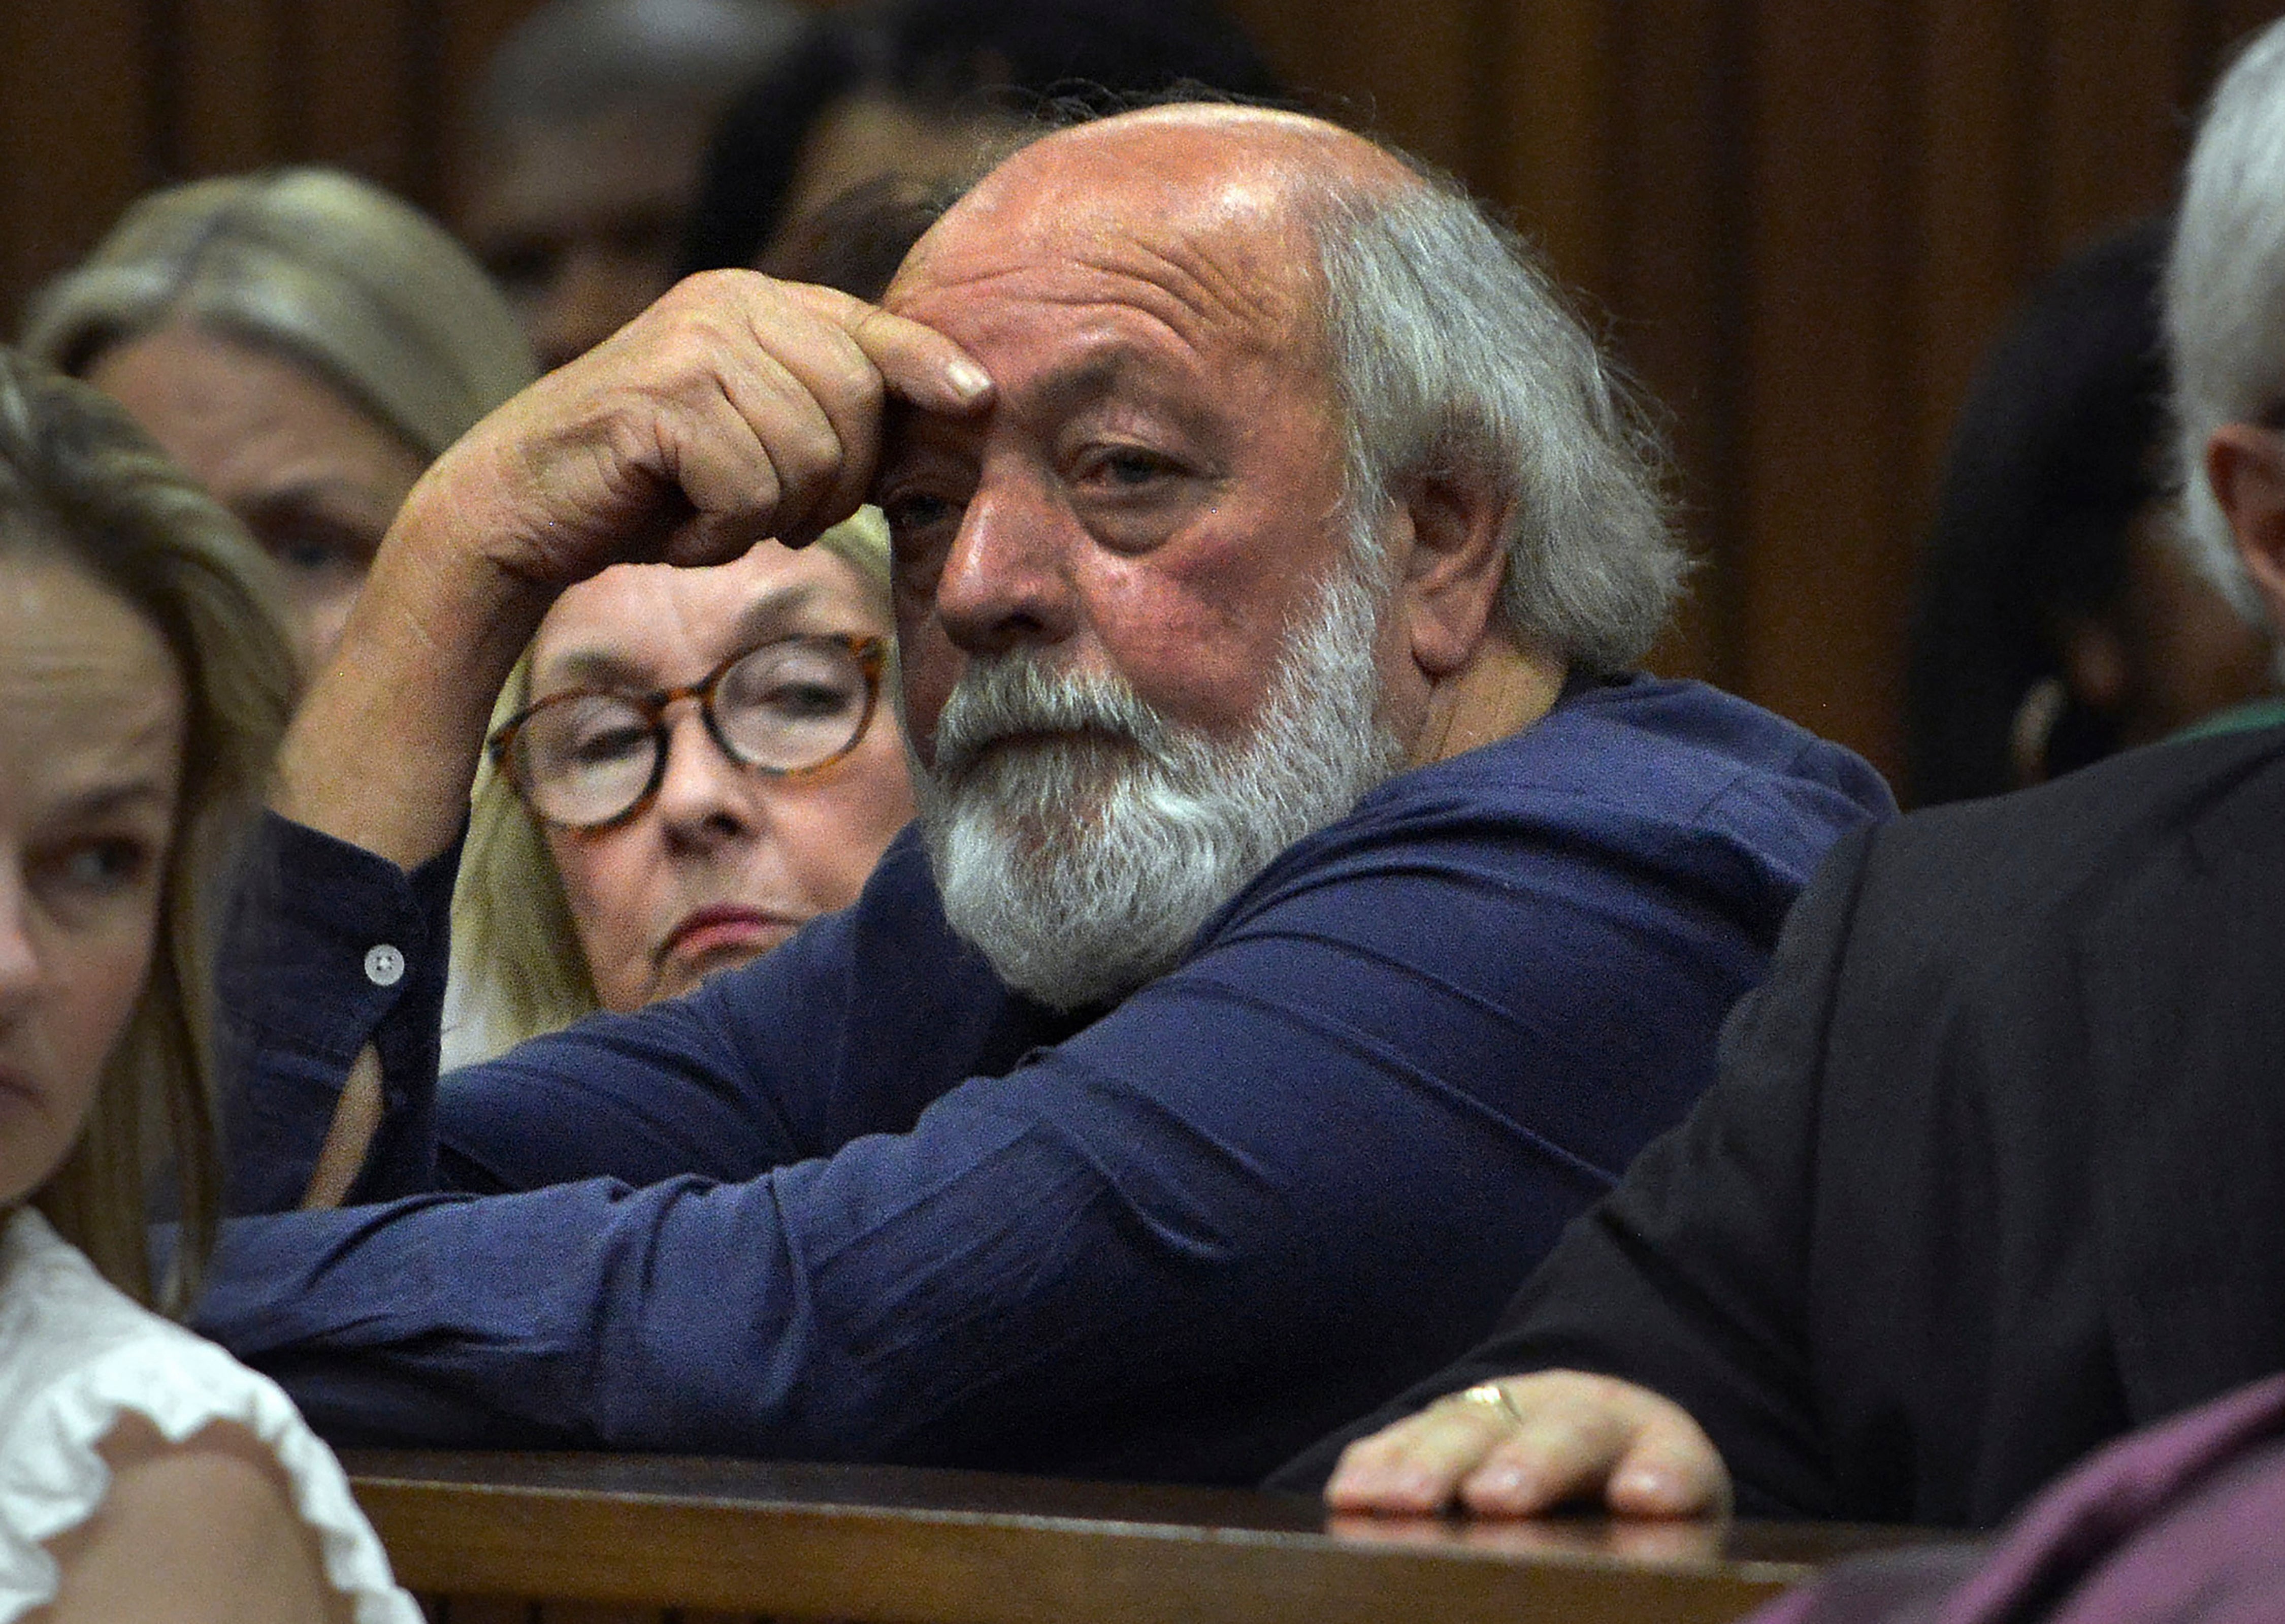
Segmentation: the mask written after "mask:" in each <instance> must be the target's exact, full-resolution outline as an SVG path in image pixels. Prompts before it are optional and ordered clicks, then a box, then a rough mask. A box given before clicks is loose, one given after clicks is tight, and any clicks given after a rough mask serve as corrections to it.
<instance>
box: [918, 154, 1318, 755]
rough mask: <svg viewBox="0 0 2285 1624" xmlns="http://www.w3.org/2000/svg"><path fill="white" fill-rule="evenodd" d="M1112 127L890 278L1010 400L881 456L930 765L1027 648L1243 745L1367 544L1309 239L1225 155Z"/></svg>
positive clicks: (1021, 171)
mask: <svg viewBox="0 0 2285 1624" xmlns="http://www.w3.org/2000/svg"><path fill="white" fill-rule="evenodd" d="M1091 133H1093V132H1077V134H1076V136H1074V135H1069V134H1067V135H1065V136H1063V137H1056V138H1055V139H1054V140H1052V141H1049V142H1048V143H1044V144H1042V145H1040V146H1038V147H1034V148H1033V149H1031V150H1030V151H1028V152H1026V153H1022V154H1019V155H1018V157H1017V159H1016V160H1015V161H1014V162H1012V163H1011V164H1009V166H1007V167H1006V168H1005V169H1002V171H1001V173H1000V174H999V175H998V176H996V177H994V178H993V181H992V182H990V183H987V184H986V186H985V188H983V189H981V190H980V191H979V193H978V196H976V197H975V198H972V199H971V200H970V201H969V202H968V203H966V204H964V205H962V208H960V209H958V210H955V211H954V214H953V215H952V216H947V218H946V221H945V222H944V223H943V224H940V225H939V226H938V229H937V230H936V231H934V232H933V233H931V235H930V238H929V239H927V241H926V242H924V243H923V246H922V247H921V248H920V249H918V250H917V251H916V252H915V256H914V258H913V259H912V260H911V261H910V262H908V263H907V270H906V271H905V273H904V275H903V276H902V277H900V278H899V281H898V284H897V286H895V287H894V288H893V289H892V290H891V294H890V297H889V304H890V307H891V309H893V310H897V311H898V312H899V313H900V314H903V315H907V316H909V317H912V318H915V319H917V320H920V321H923V322H925V323H927V324H928V325H930V326H933V327H936V328H938V329H939V330H940V331H942V332H944V333H947V334H949V335H950V336H951V337H953V338H954V339H955V340H957V341H959V342H960V343H961V344H962V346H964V347H965V348H966V349H968V351H969V352H970V354H971V355H973V356H974V357H977V359H978V360H979V361H980V362H982V363H983V365H985V368H986V369H987V370H988V371H989V372H990V373H992V376H993V380H994V381H995V383H996V385H997V388H998V395H997V400H996V404H995V405H994V406H993V409H992V410H991V411H990V412H989V413H988V414H986V415H985V416H984V417H983V418H981V419H978V420H948V419H929V418H923V417H919V416H914V417H911V418H907V419H906V420H904V421H903V422H902V424H901V425H900V427H899V428H898V429H897V430H896V431H895V432H893V433H892V434H891V438H890V443H889V444H888V446H887V447H886V450H885V454H884V457H883V467H882V472H881V478H880V482H879V487H878V490H879V496H880V498H881V501H882V505H883V507H884V508H885V509H886V510H887V512H888V513H889V515H890V520H891V526H892V528H893V529H894V530H895V532H896V538H897V577H898V616H899V636H900V637H901V639H903V642H902V647H903V651H904V660H905V694H906V700H907V720H908V722H909V724H910V726H911V727H912V730H913V734H914V735H915V744H916V747H917V748H918V749H919V750H920V752H921V754H922V756H923V759H929V758H930V751H931V745H932V741H933V738H934V735H935V732H936V724H937V718H938V715H939V713H940V712H941V711H942V710H943V707H944V704H945V702H946V697H947V696H948V695H949V694H950V693H951V691H952V688H953V686H954V683H955V682H956V681H957V679H959V677H960V674H961V672H962V669H963V668H964V666H965V665H966V664H967V663H968V662H969V661H970V660H971V659H977V658H987V657H990V656H993V655H1004V654H1010V653H1017V654H1022V655H1028V656H1030V657H1031V658H1032V659H1033V660H1034V661H1035V662H1037V663H1040V664H1041V665H1044V666H1046V667H1048V668H1050V669H1052V670H1054V671H1056V672H1058V673H1060V674H1064V675H1076V676H1093V675H1099V674H1103V673H1112V674H1115V675H1117V676H1119V677H1120V678H1123V679H1125V681H1126V682H1127V685H1128V686H1131V687H1132V689H1133V690H1134V691H1135V694H1136V695H1137V696H1138V697H1139V698H1141V699H1142V701H1144V702H1146V703H1148V704H1150V706H1152V707H1153V708H1155V709H1156V710H1158V711H1159V712H1160V713H1161V714H1162V715H1163V716H1165V717H1166V719H1167V720H1169V721H1170V722H1172V723H1174V724H1176V725H1178V726H1182V727H1184V728H1186V729H1194V730H1198V731H1200V732H1202V733H1204V734H1206V735H1207V736H1210V737H1213V738H1217V739H1221V740H1229V739H1232V738H1236V737H1237V736H1239V735H1241V734H1243V733H1244V732H1245V729H1246V727H1247V726H1248V724H1249V723H1250V722H1251V721H1252V719H1253V718H1254V716H1255V714H1256V712H1257V710H1259V708H1260V704H1261V702H1262V701H1263V698H1264V695H1265V694H1266V692H1267V691H1268V686H1269V683H1270V679H1271V676H1272V674H1273V673H1274V671H1276V667H1277V664H1278V661H1279V658H1280V655H1281V652H1282V650H1283V648H1284V639H1286V637H1287V634H1288V632H1291V631H1293V630H1295V629H1296V628H1297V626H1298V625H1299V624H1300V619H1301V618H1302V617H1303V616H1305V614H1306V613H1307V609H1308V608H1309V606H1310V605H1311V604H1312V603H1313V601H1314V600H1315V592H1316V591H1317V589H1318V588H1319V586H1320V585H1321V584H1323V582H1324V581H1325V580H1326V579H1327V577H1328V576H1329V574H1330V572H1331V569H1333V567H1334V566H1335V564H1336V562H1337V561H1339V559H1340V558H1341V557H1342V556H1343V554H1344V550H1345V545H1346V543H1345V532H1344V529H1343V524H1342V521H1341V516H1340V507H1341V498H1342V443H1341V435H1340V431H1339V421H1338V419H1337V417H1336V414H1335V406H1334V402H1333V398H1332V392H1331V385H1330V381H1329V378H1328V373H1327V367H1326V363H1325V356H1324V347H1323V333H1322V330H1321V327H1320V324H1319V323H1318V321H1317V320H1316V319H1315V316H1314V315H1313V313H1312V312H1310V311H1309V310H1307V294H1308V293H1309V291H1310V290H1311V289H1312V287H1313V286H1314V279H1313V277H1312V276H1311V274H1310V272H1309V271H1308V269H1307V268H1308V266H1309V264H1310V250H1309V247H1308V245H1307V240H1306V239H1305V237H1304V235H1303V233H1302V231H1300V228H1299V226H1298V224H1296V223H1295V222H1294V221H1293V220H1292V216H1291V213H1290V211H1289V210H1288V209H1286V208H1284V207H1283V206H1282V200H1280V199H1279V198H1278V196H1277V195H1276V188H1275V186H1274V185H1273V184H1271V182H1270V181H1269V180H1268V178H1266V177H1262V176H1260V175H1249V174H1246V173H1245V172H1244V171H1243V170H1242V169H1240V170H1238V171H1237V172H1235V173H1233V172H1232V170H1231V165H1230V163H1229V152H1228V146H1227V144H1226V143H1206V142H1202V141H1201V140H1200V139H1199V137H1197V134H1196V133H1195V132H1192V131H1187V130H1183V129H1167V130H1165V131H1152V130H1143V131H1139V132H1138V131H1135V130H1133V129H1128V130H1126V131H1123V132H1120V133H1121V136H1122V137H1123V138H1119V139H1103V138H1100V137H1097V138H1095V139H1092V140H1090V139H1088V136H1089V135H1090V134H1091Z"/></svg>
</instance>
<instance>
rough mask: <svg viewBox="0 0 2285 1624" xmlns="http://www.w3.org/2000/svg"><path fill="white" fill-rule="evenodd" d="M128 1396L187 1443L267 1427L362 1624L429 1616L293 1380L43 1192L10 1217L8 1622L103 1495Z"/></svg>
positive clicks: (0, 1273)
mask: <svg viewBox="0 0 2285 1624" xmlns="http://www.w3.org/2000/svg"><path fill="white" fill-rule="evenodd" d="M129 1411H132V1412H134V1413H135V1414H137V1415H138V1416H143V1417H144V1418H145V1420H147V1421H149V1422H150V1423H151V1424H152V1425H153V1426H154V1427H156V1428H157V1429H158V1430H159V1432H160V1433H161V1435H163V1436H164V1437H166V1438H167V1439H169V1440H171V1441H174V1442H177V1443H179V1442H181V1441H183V1440H185V1439H187V1438H189V1437H191V1436H192V1434H193V1433H195V1432H198V1431H199V1430H200V1428H202V1427H204V1426H206V1425H208V1424H209V1423H211V1422H216V1421H232V1422H236V1423H237V1424H239V1425H240V1426H242V1427H244V1428H245V1429H246V1430H247V1432H251V1433H253V1434H254V1435H255V1437H256V1438H259V1439H260V1440H262V1441H263V1443H264V1444H266V1445H268V1446H269V1447H270V1448H271V1450H272V1451H273V1452H274V1453H275V1454H276V1455H277V1456H278V1461H279V1464H280V1465H281V1466H283V1467H284V1468H285V1471H286V1476H287V1479H288V1481H289V1482H290V1483H291V1485H292V1492H293V1497H294V1507H295V1509H296V1510H299V1511H300V1512H301V1514H302V1519H303V1520H304V1521H305V1522H307V1523H308V1524H309V1525H310V1527H311V1528H313V1529H315V1530H316V1531H317V1534H318V1543H319V1548H320V1549H321V1550H322V1552H323V1555H324V1561H325V1567H326V1578H327V1579H329V1580H331V1581H333V1584H334V1589H337V1590H339V1591H340V1592H341V1593H342V1595H343V1596H345V1597H349V1598H350V1599H351V1600H352V1601H353V1602H354V1604H355V1609H356V1617H357V1624H420V1609H419V1608H418V1607H416V1606H415V1605H414V1604H413V1602H412V1597H409V1596H407V1595H406V1594H405V1593H404V1591H403V1590H401V1589H398V1588H397V1585H396V1583H395V1582H394V1581H392V1580H391V1579H390V1578H389V1559H388V1557H387V1556H386V1555H384V1554H383V1552H382V1550H381V1541H380V1540H379V1539H378V1538H377V1537H376V1536H375V1535H374V1534H373V1526H372V1525H371V1524H369V1523H368V1522H366V1521H365V1514H364V1513H363V1512H362V1511H360V1510H357V1502H355V1501H354V1500H352V1499H351V1498H350V1496H349V1479H347V1478H345V1477H344V1476H343V1475H342V1468H341V1463H339V1462H337V1461H336V1460H334V1456H333V1452H332V1451H331V1450H329V1449H327V1448H326V1446H325V1445H324V1444H323V1443H322V1442H320V1441H319V1440H318V1435H317V1434H316V1433H314V1432H310V1429H309V1426H308V1424H306V1423H304V1422H303V1421H302V1417H301V1415H300V1414H299V1412H297V1411H296V1410H295V1409H294V1406H293V1403H292V1401H291V1400H288V1399H287V1397H286V1394H285V1393H283V1392H282V1391H280V1390H279V1387H278V1385H276V1384H275V1383H273V1382H271V1380H270V1379H269V1377H264V1376H259V1375H256V1374H255V1372H254V1371H252V1370H249V1369H247V1368H246V1367H245V1366H244V1365H241V1364H239V1362H238V1361H236V1360H234V1359H232V1357H231V1356H230V1355H229V1354H228V1353H224V1352H223V1351H222V1349H220V1348H218V1347H216V1345H214V1344H213V1343H211V1342H208V1341H207V1340H205V1339H204V1338H200V1337H197V1336H193V1335H192V1333H191V1332H189V1331H187V1330H184V1329H183V1328H182V1327H181V1326H179V1325H176V1324H173V1323H171V1322H169V1321H166V1320H163V1319H161V1318H160V1317H159V1316H158V1315H156V1314H152V1313H150V1312H149V1311H147V1310H145V1309H144V1308H141V1307H139V1306H137V1305H136V1304H135V1303H134V1302H132V1301H130V1299H129V1298H127V1297H125V1296H123V1295H122V1293H121V1292H119V1291H117V1290H115V1289H114V1287H113V1286H112V1285H111V1284H110V1283H108V1282H107V1281H106V1280H105V1279H104V1278H103V1277H102V1276H101V1275H98V1274H97V1273H96V1271H95V1267H94V1266H93V1265H92V1264H90V1262H89V1261H88V1260H87V1259H86V1258H85V1257H83V1256H82V1255H81V1253H80V1252H79V1251H77V1250H76V1249H75V1248H74V1247H72V1246H70V1245H69V1244H67V1243H66V1242H65V1241H64V1240H63V1239H62V1237H61V1236H58V1235H57V1234H56V1232H55V1231H54V1230H53V1229H52V1228H50V1227H49V1226H48V1223H47V1220H45V1219H43V1218H42V1217H41V1216H40V1215H39V1214H38V1213H37V1212H33V1211H31V1210H30V1209H28V1208H27V1209H23V1210H21V1211H19V1212H16V1213H14V1214H13V1215H12V1217H10V1218H8V1219H7V1220H6V1227H5V1228H0V1624H7V1621H8V1620H13V1619H17V1618H20V1617H21V1616H22V1615H23V1614H25V1613H27V1612H31V1611H32V1610H33V1609H34V1608H35V1607H41V1606H44V1605H45V1604H47V1603H49V1602H51V1601H52V1600H54V1599H55V1594H56V1565H55V1561H54V1559H53V1558H52V1557H50V1556H49V1555H48V1553H47V1550H46V1549H45V1542H47V1541H49V1540H51V1539H53V1538H54V1537H55V1536H56V1535H57V1534H61V1533H63V1532H64V1531H65V1530H67V1529H69V1528H73V1527H75V1526H78V1525H79V1524H81V1523H82V1522H85V1521H86V1520H87V1519H88V1518H89V1517H90V1516H91V1515H92V1514H93V1513H94V1511H95V1509H96V1507H97V1506H98V1505H99V1504H100V1503H101V1502H102V1500H103V1496H104V1495H105V1493H106V1490H108V1488H109V1487H110V1481H111V1473H110V1470H109V1468H108V1467H106V1465H105V1463H104V1461H103V1457H102V1456H101V1455H98V1453H97V1452H96V1447H97V1446H98V1444H100V1443H101V1442H102V1441H103V1439H104V1437H105V1436H106V1434H107V1433H108V1432H110V1431H111V1429H112V1427H113V1425H114V1424H115V1423H116V1422H117V1421H118V1420H119V1418H120V1416H122V1414H125V1413H126V1412H129Z"/></svg>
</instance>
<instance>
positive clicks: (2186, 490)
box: [2166, 23, 2285, 626]
mask: <svg viewBox="0 0 2285 1624" xmlns="http://www.w3.org/2000/svg"><path fill="white" fill-rule="evenodd" d="M2281 198H2285V23H2273V24H2271V25H2270V26H2269V27H2267V28H2265V29H2264V30H2262V32H2261V33H2259V34H2258V35H2255V36H2254V38H2253V41H2252V43H2250V45H2248V46H2247V47H2246V49H2245V50H2244V51H2243V52H2242V54H2241V55H2240V56H2239V57H2238V59H2237V60H2236V61H2235V62H2234V64H2232V65H2231V67H2230V69H2229V71H2228V72H2227V73H2226V74H2225V75H2223V76H2222V81H2221V83H2220V84H2219V86H2218V87H2217V88H2216V90H2214V94H2213V99H2212V101H2211V102H2210V104H2209V106H2207V109H2206V116H2205V121H2204V122H2203V124H2201V125H2200V126H2199V129H2198V138H2197V145H2195V147H2194V148H2193V149H2192V151H2191V153H2190V162H2189V169H2188V173H2187V177H2186V178H2185V182H2184V186H2183V192H2182V203H2181V209H2180V212H2179V216H2178V218H2177V220H2176V224H2175V228H2174V246H2173V251H2172V253H2171V256H2170V257H2169V260H2168V263H2167V266H2166V337H2167V342H2168V344H2169V347H2170V349H2171V354H2172V360H2173V367H2174V420H2175V425H2176V434H2177V439H2176V454H2177V457H2178V458H2179V475H2180V479H2181V486H2182V498H2183V522H2182V523H2181V524H2180V525H2179V526H2177V527H2175V528H2176V530H2177V531H2178V533H2179V535H2180V536H2181V537H2182V540H2183V543H2184V545H2186V546H2187V548H2188V549H2189V552H2190V555H2191V557H2192V558H2193V559H2194V560H2195V562H2196V563H2197V565H2198V568H2199V569H2200V570H2201V571H2202V572H2203V574H2204V575H2205V576H2206V577H2208V578H2209V579H2210V580H2211V581H2212V582H2213V584H2215V585H2216V586H2218V587H2219V588H2220V589H2221V592H2222V593H2223V595H2224V596H2225V597H2226V598H2227V599H2228V600H2229V601H2230V604H2231V606H2232V607H2233V608H2235V609H2236V610H2237V611H2238V613H2239V614H2241V615H2242V616H2245V617H2246V619H2248V620H2249V621H2250V622H2252V623H2253V624H2256V625H2263V626H2265V625H2267V624H2269V615H2268V611H2267V609H2266V608H2265V606H2264V604H2263V602H2262V600H2261V597H2260V594H2259V593H2258V592H2256V591H2255V590H2254V585H2253V582H2252V580H2251V578H2250V577H2249V576H2248V575H2247V574H2246V570H2245V565H2244V562H2243V561H2242V560H2241V559H2240V558H2239V557H2238V553H2237V544H2236V540H2235V537H2234V536H2233V534H2232V532H2231V530H2230V524H2229V520H2228V518H2227V517H2226V515H2225V514H2223V513H2222V511H2221V508H2220V506H2219V505H2218V503H2217V502H2216V500H2215V499H2214V493H2213V489H2212V487H2211V486H2210V484H2209V483H2208V482H2207V480H2206V473H2205V452H2206V444H2207V442H2208V441H2210V439H2211V438H2212V437H2213V433H2214V431H2215V430H2216V429H2217V428H2220V427H2221V426H2222V425H2223V424H2225V423H2244V422H2259V421H2264V420H2269V419H2271V418H2272V417H2273V414H2274V413H2275V412H2277V410H2278V409H2279V408H2280V407H2281V406H2285V208H2280V207H2279V200H2280V199H2281Z"/></svg>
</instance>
